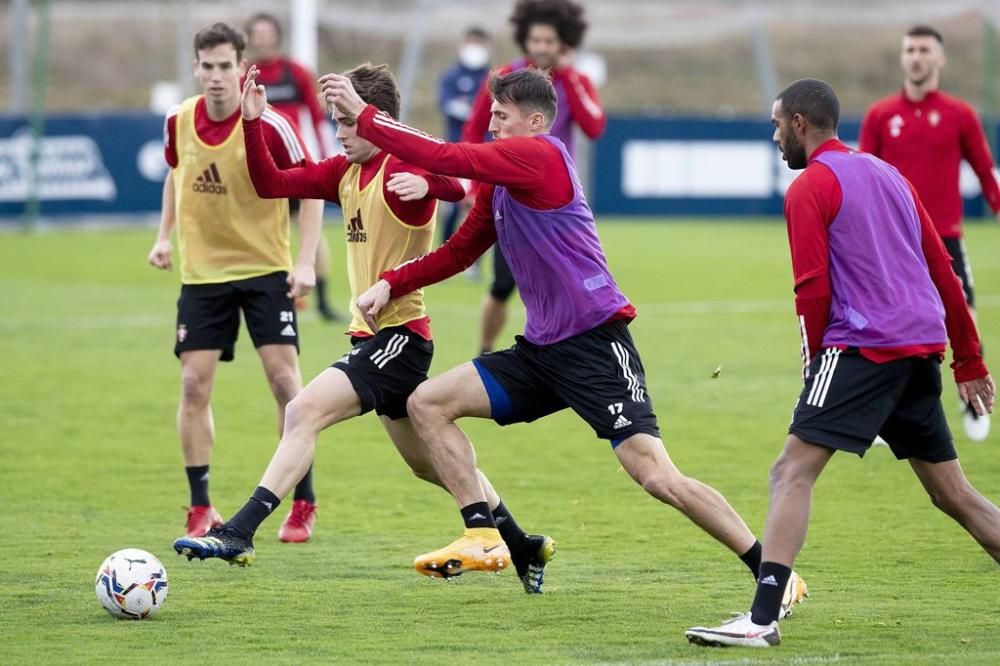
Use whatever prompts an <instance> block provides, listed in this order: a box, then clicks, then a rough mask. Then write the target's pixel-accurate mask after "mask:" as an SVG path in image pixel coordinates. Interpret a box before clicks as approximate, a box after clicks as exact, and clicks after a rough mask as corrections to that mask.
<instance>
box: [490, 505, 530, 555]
mask: <svg viewBox="0 0 1000 666" xmlns="http://www.w3.org/2000/svg"><path fill="white" fill-rule="evenodd" d="M493 522H495V523H496V525H497V529H498V530H500V536H501V537H502V538H503V540H504V543H506V544H507V548H508V550H510V552H512V553H513V552H515V551H520V550H522V549H523V548H524V546H525V541H524V540H525V537H527V536H528V535H527V534H525V533H524V530H522V529H521V526H520V525H518V524H517V521H516V520H514V516H512V515H510V511H508V510H507V507H506V506H504V503H503V500H500V503H499V504H497V508H495V509H493Z"/></svg>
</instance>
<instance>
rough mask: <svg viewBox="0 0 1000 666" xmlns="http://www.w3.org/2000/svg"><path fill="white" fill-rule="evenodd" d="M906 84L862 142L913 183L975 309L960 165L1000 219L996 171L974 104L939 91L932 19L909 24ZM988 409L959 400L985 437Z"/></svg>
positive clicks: (868, 123) (874, 113) (967, 419)
mask: <svg viewBox="0 0 1000 666" xmlns="http://www.w3.org/2000/svg"><path fill="white" fill-rule="evenodd" d="M900 64H901V65H902V68H903V89H902V90H901V91H900V92H897V93H894V94H892V95H889V96H888V97H885V98H883V99H880V100H878V101H877V102H875V103H874V104H872V106H871V107H870V108H869V109H868V111H867V113H865V116H864V119H863V120H862V123H861V135H860V137H859V144H860V148H861V150H863V151H865V152H866V153H871V154H872V155H875V156H876V157H880V158H882V159H883V160H885V161H886V162H888V163H889V164H891V165H893V166H894V167H896V168H897V169H899V171H900V173H902V174H903V175H904V176H906V178H907V180H909V181H910V182H911V183H913V186H914V187H915V188H917V193H918V194H919V195H920V200H921V201H922V202H923V204H924V206H925V207H926V208H927V212H928V213H929V214H930V216H931V219H932V220H933V221H934V225H935V227H936V228H937V231H938V234H939V235H940V236H941V238H942V240H944V245H945V247H946V248H947V249H948V254H950V255H951V259H952V267H953V268H954V269H955V273H957V274H958V277H959V278H961V280H962V288H963V290H964V291H965V301H966V302H967V303H968V304H969V309H970V310H972V313H973V316H975V294H974V292H973V280H972V265H971V264H970V263H969V259H968V257H967V255H966V252H965V241H964V240H963V238H962V192H961V190H960V189H959V168H960V167H961V163H962V160H963V159H964V160H966V161H967V162H968V163H969V165H970V166H972V170H973V171H975V172H976V176H978V178H979V184H980V186H981V187H982V189H983V197H984V198H985V199H986V202H987V204H989V206H990V208H992V209H993V212H994V213H995V214H996V215H997V216H998V219H1000V172H997V168H996V166H995V165H994V163H993V155H992V154H991V153H990V146H989V143H988V142H987V140H986V134H985V133H984V132H983V126H982V123H980V122H979V116H978V115H977V114H976V111H975V109H973V108H972V106H971V105H969V104H968V103H966V102H965V101H963V100H961V99H959V98H957V97H954V96H952V95H948V94H946V93H944V92H941V90H940V89H939V88H940V83H941V69H942V68H943V67H944V65H945V55H944V39H943V38H942V37H941V33H940V32H938V31H937V30H935V29H934V28H932V27H930V26H925V25H920V26H915V27H914V28H912V29H910V31H909V32H907V33H906V35H905V36H904V37H903V52H902V55H901V56H900ZM989 419H990V417H989V414H986V415H983V416H980V415H978V414H977V413H976V410H975V409H974V408H973V407H972V405H965V406H964V419H963V420H964V425H965V434H966V435H967V436H968V438H969V439H971V440H972V441H974V442H982V441H984V440H985V439H986V438H987V436H989V432H990V420H989Z"/></svg>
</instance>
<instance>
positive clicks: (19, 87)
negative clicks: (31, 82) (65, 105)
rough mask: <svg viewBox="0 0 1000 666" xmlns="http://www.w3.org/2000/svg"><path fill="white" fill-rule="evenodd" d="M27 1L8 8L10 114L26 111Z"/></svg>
mask: <svg viewBox="0 0 1000 666" xmlns="http://www.w3.org/2000/svg"><path fill="white" fill-rule="evenodd" d="M28 11H29V7H28V0H14V3H13V4H12V5H11V7H10V50H9V52H10V112H11V113H18V114H20V113H25V112H26V111H27V110H28V76H27V71H28V58H27V53H28Z"/></svg>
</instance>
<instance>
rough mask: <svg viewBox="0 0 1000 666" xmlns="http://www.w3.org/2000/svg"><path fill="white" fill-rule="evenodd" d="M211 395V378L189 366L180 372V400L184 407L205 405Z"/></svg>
mask: <svg viewBox="0 0 1000 666" xmlns="http://www.w3.org/2000/svg"><path fill="white" fill-rule="evenodd" d="M211 395H212V383H211V380H209V379H207V378H205V377H203V376H202V375H201V374H200V373H198V372H197V371H195V370H192V369H190V368H185V369H184V370H183V371H182V372H181V402H182V404H183V405H184V406H185V407H189V408H191V407H205V406H207V405H208V402H209V399H210V398H211Z"/></svg>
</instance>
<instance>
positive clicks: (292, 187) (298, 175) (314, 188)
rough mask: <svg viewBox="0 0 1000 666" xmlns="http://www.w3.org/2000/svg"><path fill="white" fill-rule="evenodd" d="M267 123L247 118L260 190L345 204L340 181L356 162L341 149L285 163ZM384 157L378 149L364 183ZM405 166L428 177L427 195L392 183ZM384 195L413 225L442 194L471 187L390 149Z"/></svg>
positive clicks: (456, 197)
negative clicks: (411, 195)
mask: <svg viewBox="0 0 1000 666" xmlns="http://www.w3.org/2000/svg"><path fill="white" fill-rule="evenodd" d="M263 125H264V124H263V123H262V122H261V121H260V119H257V120H244V121H243V138H244V141H245V142H246V146H247V167H248V168H249V170H250V180H252V181H253V186H254V189H256V190H257V194H258V195H259V196H261V197H263V198H265V199H271V198H285V197H292V198H298V199H326V200H327V201H333V202H335V203H337V204H339V203H340V181H341V179H342V178H343V177H344V174H345V173H346V172H347V169H348V167H350V166H351V164H350V162H348V161H347V158H346V157H344V156H343V155H336V156H334V157H331V158H328V159H325V160H323V161H322V162H319V163H315V162H307V163H305V164H303V165H301V166H298V167H295V168H279V166H278V165H277V164H275V161H274V159H273V158H272V157H271V153H270V151H269V150H268V149H267V147H266V146H265V144H264V133H263V129H264V128H263ZM383 157H384V153H382V152H379V153H376V154H375V155H374V156H373V157H372V158H371V159H369V160H368V161H367V162H365V163H364V164H362V165H361V178H360V183H359V185H360V186H361V187H365V186H366V185H367V184H368V183H370V182H371V180H372V178H374V177H375V175H376V174H377V173H378V170H379V167H380V166H381V165H382V158H383ZM403 172H406V173H412V174H415V175H418V176H423V177H424V178H425V179H426V180H427V185H428V190H427V196H425V197H424V198H423V199H417V200H416V201H403V200H401V199H400V198H399V195H398V194H396V193H394V192H390V191H389V189H388V183H389V180H390V179H391V177H392V175H393V174H396V173H403ZM382 196H383V197H384V198H385V202H386V203H387V204H388V205H389V209H390V210H392V212H393V214H394V215H395V216H396V217H398V218H399V219H401V220H404V221H405V222H406V223H407V224H409V225H411V226H414V227H420V226H423V225H425V224H427V223H428V222H430V221H431V220H432V219H433V216H434V206H435V204H436V202H435V200H436V199H440V200H441V201H461V200H462V199H463V198H464V197H465V190H464V189H463V188H462V184H461V183H460V182H459V181H458V180H457V179H455V178H449V177H447V176H438V175H436V174H430V173H427V172H426V171H425V170H424V169H421V168H419V167H415V166H413V165H411V164H407V163H406V162H404V161H403V160H401V159H399V158H398V157H396V156H395V155H390V156H389V160H388V161H387V162H386V165H385V177H384V178H383V180H382Z"/></svg>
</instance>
